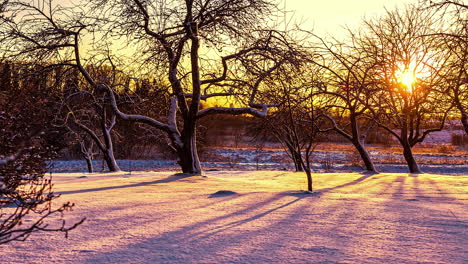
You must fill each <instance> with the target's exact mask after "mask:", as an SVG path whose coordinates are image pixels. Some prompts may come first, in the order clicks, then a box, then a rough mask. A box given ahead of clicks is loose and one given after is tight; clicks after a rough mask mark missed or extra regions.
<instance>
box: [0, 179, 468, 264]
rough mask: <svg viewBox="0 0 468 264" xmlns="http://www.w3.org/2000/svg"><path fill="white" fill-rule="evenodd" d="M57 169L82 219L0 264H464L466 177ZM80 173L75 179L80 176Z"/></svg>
mask: <svg viewBox="0 0 468 264" xmlns="http://www.w3.org/2000/svg"><path fill="white" fill-rule="evenodd" d="M205 175H206V177H203V176H192V177H187V176H178V175H174V172H167V171H166V172H132V173H131V174H130V173H128V172H121V173H96V174H83V173H57V174H54V176H53V178H54V183H55V185H54V186H55V190H56V192H57V193H61V194H62V196H61V198H59V199H60V201H72V202H74V203H75V204H76V208H75V210H74V211H72V212H71V213H68V214H67V216H66V217H67V219H68V220H69V221H73V220H75V221H76V220H78V219H80V218H81V217H83V216H86V217H87V220H86V222H85V223H84V224H83V225H81V226H79V227H78V228H77V229H76V230H73V231H71V232H70V234H69V238H68V239H65V238H64V237H63V234H56V233H46V234H45V233H44V234H33V235H32V237H31V238H30V239H29V240H28V241H26V242H14V243H10V244H6V245H2V246H0V247H1V251H2V253H1V259H0V262H1V263H8V264H10V263H11V264H12V263H31V264H34V263H38V264H39V263H96V264H100V263H453V264H456V263H466V260H467V253H468V252H467V250H466V245H467V242H468V241H467V234H466V230H467V220H468V213H467V212H468V210H467V199H468V194H467V192H466V190H467V189H466V185H467V183H468V175H465V176H446V175H431V174H420V175H411V174H407V173H381V174H373V175H365V174H359V173H322V174H314V186H315V188H316V189H315V193H313V194H308V193H306V192H303V191H301V190H303V189H304V188H305V186H306V177H305V174H304V173H294V172H286V171H258V172H257V171H210V172H206V173H205ZM83 176H86V177H83Z"/></svg>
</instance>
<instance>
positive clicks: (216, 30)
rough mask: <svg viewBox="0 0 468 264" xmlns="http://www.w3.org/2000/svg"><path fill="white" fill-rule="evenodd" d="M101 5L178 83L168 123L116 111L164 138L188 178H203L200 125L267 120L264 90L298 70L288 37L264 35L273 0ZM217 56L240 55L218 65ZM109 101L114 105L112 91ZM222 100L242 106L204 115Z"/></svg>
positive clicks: (135, 1)
mask: <svg viewBox="0 0 468 264" xmlns="http://www.w3.org/2000/svg"><path fill="white" fill-rule="evenodd" d="M99 5H101V6H104V7H105V8H107V10H110V13H112V14H113V17H116V18H118V20H117V21H115V23H114V25H116V27H117V28H119V29H120V30H121V32H122V34H124V35H127V34H129V35H131V36H134V39H137V40H138V43H139V44H140V45H141V44H143V45H144V46H142V49H143V54H149V55H150V56H149V57H148V58H147V60H146V61H145V62H152V64H154V65H158V66H160V67H163V69H164V74H165V76H166V78H167V80H168V82H169V84H170V87H168V89H169V91H170V94H171V98H170V105H171V106H170V108H169V110H168V111H167V118H166V121H160V120H156V119H153V118H150V117H148V116H144V115H130V114H126V113H123V112H121V111H120V110H119V109H118V107H117V105H116V104H113V105H114V110H115V112H116V113H117V115H118V116H119V117H121V118H123V119H128V120H133V121H136V122H142V123H146V124H148V125H150V126H153V127H155V128H157V129H159V130H162V131H164V132H165V133H166V134H167V136H168V138H169V139H170V141H171V146H172V148H173V149H174V151H175V152H176V153H177V156H178V158H179V163H180V165H181V168H182V171H183V172H185V173H200V172H201V166H200V161H199V158H198V154H197V146H196V123H197V120H199V119H200V118H203V117H205V116H208V115H212V114H230V115H243V114H249V115H254V116H257V117H264V116H265V115H266V113H267V109H268V108H269V107H271V106H272V105H268V104H265V103H259V102H258V98H259V93H260V92H261V90H262V88H263V87H265V84H266V83H268V82H270V83H271V78H274V77H272V76H274V72H275V71H276V70H278V69H279V68H280V67H289V66H290V65H293V64H296V63H297V61H296V60H295V58H296V57H297V55H296V50H295V48H294V47H293V45H292V44H291V42H290V41H289V40H288V39H287V38H286V35H285V34H283V33H280V32H278V31H272V30H264V29H262V28H260V25H261V24H262V23H268V21H267V19H266V17H267V15H268V14H272V13H271V8H274V5H272V4H271V3H270V2H269V1H252V0H236V1H210V0H197V1H193V0H186V1H163V0H161V1H152V2H144V1H139V0H133V1H118V0H116V1H100V2H99ZM236 41H237V42H238V43H233V42H236ZM202 45H203V49H202ZM216 50H218V51H221V52H222V51H223V50H231V51H232V50H234V51H233V52H232V53H230V54H228V55H221V56H220V57H218V58H219V59H218V61H217V62H216V61H214V59H213V57H214V56H215V52H216ZM203 53H205V54H206V53H210V56H204V55H203ZM109 95H110V97H111V99H112V101H113V102H114V100H113V98H114V97H113V94H112V92H110V93H109ZM215 97H217V98H223V97H224V98H226V97H238V98H240V99H239V103H238V105H239V106H240V107H209V108H206V109H200V103H201V101H203V100H207V99H209V98H215ZM218 100H222V99H218ZM242 105H244V107H241V106H242ZM178 113H180V115H178ZM178 120H179V122H178Z"/></svg>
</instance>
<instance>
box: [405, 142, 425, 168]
mask: <svg viewBox="0 0 468 264" xmlns="http://www.w3.org/2000/svg"><path fill="white" fill-rule="evenodd" d="M402 146H403V156H404V157H405V160H406V163H407V164H408V169H409V171H410V173H421V170H420V169H419V166H418V163H417V162H416V160H415V159H414V156H413V151H412V150H411V146H410V145H409V143H403V144H402Z"/></svg>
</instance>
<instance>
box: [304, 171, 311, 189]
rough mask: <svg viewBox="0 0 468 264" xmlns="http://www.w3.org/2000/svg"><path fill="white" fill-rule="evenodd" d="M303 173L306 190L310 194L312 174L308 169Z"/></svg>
mask: <svg viewBox="0 0 468 264" xmlns="http://www.w3.org/2000/svg"><path fill="white" fill-rule="evenodd" d="M304 171H305V173H306V175H307V190H308V191H309V192H312V191H313V188H312V173H311V171H310V168H306V169H305V170H304Z"/></svg>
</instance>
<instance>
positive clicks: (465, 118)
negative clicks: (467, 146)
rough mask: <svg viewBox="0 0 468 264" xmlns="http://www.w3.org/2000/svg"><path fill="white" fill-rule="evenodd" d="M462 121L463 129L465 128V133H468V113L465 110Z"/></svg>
mask: <svg viewBox="0 0 468 264" xmlns="http://www.w3.org/2000/svg"><path fill="white" fill-rule="evenodd" d="M461 122H462V124H463V129H464V130H465V133H466V134H467V135H468V114H466V113H465V112H462V116H461Z"/></svg>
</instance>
